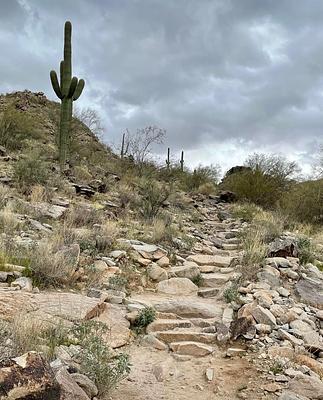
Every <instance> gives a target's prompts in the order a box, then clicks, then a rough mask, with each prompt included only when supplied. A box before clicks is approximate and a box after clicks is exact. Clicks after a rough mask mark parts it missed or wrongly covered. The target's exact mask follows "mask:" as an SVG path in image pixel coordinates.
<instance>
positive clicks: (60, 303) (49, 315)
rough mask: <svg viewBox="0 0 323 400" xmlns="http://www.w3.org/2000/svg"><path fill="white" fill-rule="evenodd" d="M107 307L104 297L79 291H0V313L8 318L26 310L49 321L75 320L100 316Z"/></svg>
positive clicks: (10, 319) (2, 316)
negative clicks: (84, 294)
mask: <svg viewBox="0 0 323 400" xmlns="http://www.w3.org/2000/svg"><path fill="white" fill-rule="evenodd" d="M104 306H105V305H104V303H103V302H102V300H100V299H96V298H93V297H87V296H83V295H81V294H77V293H59V292H53V293H45V292H44V293H27V292H23V291H20V290H16V291H6V290H1V291H0V315H1V318H2V319H4V320H8V321H12V320H13V319H14V318H15V317H16V316H17V315H20V314H22V313H23V314H26V313H28V314H29V315H30V316H31V318H32V317H35V318H37V319H40V320H44V321H48V322H50V321H51V320H55V319H56V318H61V319H64V320H67V321H71V322H73V321H79V320H86V319H91V318H93V317H95V316H96V315H99V314H100V313H101V312H102V309H103V308H104Z"/></svg>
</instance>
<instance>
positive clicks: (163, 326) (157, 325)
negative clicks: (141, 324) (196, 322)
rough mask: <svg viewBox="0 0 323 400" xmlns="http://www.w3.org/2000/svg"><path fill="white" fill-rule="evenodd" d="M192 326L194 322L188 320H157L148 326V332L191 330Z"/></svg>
mask: <svg viewBox="0 0 323 400" xmlns="http://www.w3.org/2000/svg"><path fill="white" fill-rule="evenodd" d="M192 326H193V324H192V322H191V321H190V320H188V319H157V320H155V321H154V322H152V323H151V324H150V325H149V326H148V328H147V332H148V333H152V332H157V331H169V330H173V329H176V328H191V327H192Z"/></svg>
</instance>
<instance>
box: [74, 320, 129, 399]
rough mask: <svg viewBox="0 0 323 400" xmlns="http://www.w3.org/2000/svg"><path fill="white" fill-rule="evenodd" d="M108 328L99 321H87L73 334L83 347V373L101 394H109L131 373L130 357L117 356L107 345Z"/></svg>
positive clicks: (77, 327)
mask: <svg viewBox="0 0 323 400" xmlns="http://www.w3.org/2000/svg"><path fill="white" fill-rule="evenodd" d="M107 330H108V327H107V326H106V325H105V324H103V323H101V322H97V321H85V322H82V323H80V324H79V325H78V326H76V327H75V328H73V330H72V332H71V334H72V336H73V337H74V338H75V339H76V342H77V344H79V345H80V346H81V347H82V350H81V352H80V354H79V359H80V363H81V372H82V373H84V374H85V375H87V376H88V377H89V378H90V379H92V380H93V381H94V382H95V384H96V385H97V387H98V389H99V392H100V393H103V392H104V393H105V394H106V393H107V392H109V391H110V390H111V389H113V388H114V387H115V386H116V385H117V384H118V382H120V381H121V380H122V379H124V378H125V377H126V376H127V375H128V374H129V372H130V362H129V356H128V355H127V354H124V353H119V354H116V353H114V352H112V350H111V349H110V348H109V347H108V346H107V345H106V343H105V335H107V333H108V332H107Z"/></svg>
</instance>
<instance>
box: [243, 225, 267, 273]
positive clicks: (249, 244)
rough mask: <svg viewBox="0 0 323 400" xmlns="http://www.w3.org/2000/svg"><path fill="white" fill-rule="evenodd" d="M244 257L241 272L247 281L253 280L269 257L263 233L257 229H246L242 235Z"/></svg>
mask: <svg viewBox="0 0 323 400" xmlns="http://www.w3.org/2000/svg"><path fill="white" fill-rule="evenodd" d="M241 239H242V249H243V256H242V261H241V272H242V274H243V276H244V278H245V279H250V278H253V277H254V276H255V275H256V274H257V272H258V271H259V269H260V266H261V264H262V263H263V261H264V260H265V258H266V255H267V246H266V245H265V243H264V240H263V237H262V235H261V233H260V232H259V231H257V230H255V229H251V228H249V229H246V230H245V231H244V232H243V235H242V238H241Z"/></svg>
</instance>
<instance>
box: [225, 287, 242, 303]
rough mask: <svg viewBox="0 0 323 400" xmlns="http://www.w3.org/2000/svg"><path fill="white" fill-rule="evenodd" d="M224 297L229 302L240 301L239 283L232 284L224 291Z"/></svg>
mask: <svg viewBox="0 0 323 400" xmlns="http://www.w3.org/2000/svg"><path fill="white" fill-rule="evenodd" d="M223 297H224V299H225V301H226V302H227V303H232V302H233V301H234V302H238V301H239V297H240V294H239V292H238V287H237V285H231V286H230V287H228V288H226V289H225V291H224V292H223Z"/></svg>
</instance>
